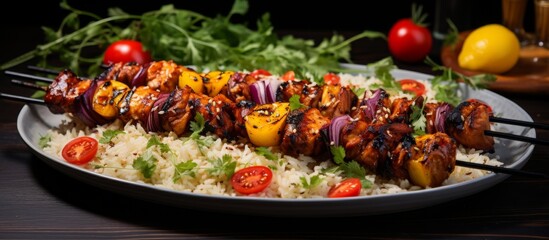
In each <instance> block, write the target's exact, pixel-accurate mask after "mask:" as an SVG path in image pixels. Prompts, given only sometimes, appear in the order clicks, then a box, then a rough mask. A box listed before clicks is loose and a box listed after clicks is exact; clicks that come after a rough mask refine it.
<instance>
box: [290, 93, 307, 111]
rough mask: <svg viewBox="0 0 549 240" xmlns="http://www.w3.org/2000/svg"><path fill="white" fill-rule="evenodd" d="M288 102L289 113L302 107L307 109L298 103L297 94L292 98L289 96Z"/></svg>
mask: <svg viewBox="0 0 549 240" xmlns="http://www.w3.org/2000/svg"><path fill="white" fill-rule="evenodd" d="M288 102H290V111H293V110H296V109H300V108H302V107H307V106H305V105H303V104H302V103H301V102H300V101H299V95H298V94H294V95H293V96H291V97H290V100H289V101H288Z"/></svg>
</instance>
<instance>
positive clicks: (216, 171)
mask: <svg viewBox="0 0 549 240" xmlns="http://www.w3.org/2000/svg"><path fill="white" fill-rule="evenodd" d="M210 163H212V165H213V166H212V167H211V168H209V169H208V173H209V174H210V175H215V176H218V175H223V174H224V175H225V176H227V179H230V178H231V176H233V174H234V170H235V169H236V161H233V157H231V155H229V154H224V155H223V157H220V158H219V157H218V158H215V159H212V160H210Z"/></svg>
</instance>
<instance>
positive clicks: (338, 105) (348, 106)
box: [53, 61, 494, 152]
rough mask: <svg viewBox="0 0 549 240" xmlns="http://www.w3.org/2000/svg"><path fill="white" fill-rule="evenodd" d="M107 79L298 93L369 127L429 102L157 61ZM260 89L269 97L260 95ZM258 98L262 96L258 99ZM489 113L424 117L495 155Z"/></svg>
mask: <svg viewBox="0 0 549 240" xmlns="http://www.w3.org/2000/svg"><path fill="white" fill-rule="evenodd" d="M58 78H78V77H77V76H76V75H75V74H74V73H72V72H70V71H64V72H62V73H60V75H59V76H58ZM105 79H107V80H117V81H120V82H122V83H125V84H127V85H129V86H130V87H131V86H144V85H146V86H149V88H150V89H153V90H157V91H160V92H164V93H168V92H171V91H173V90H174V89H175V88H177V87H179V88H181V87H183V86H190V87H191V88H192V89H193V91H195V92H197V93H204V94H206V95H208V96H210V97H214V96H217V95H219V94H222V95H225V96H226V98H227V99H228V100H232V101H233V102H235V103H240V102H241V101H244V100H246V101H254V102H256V103H258V104H262V103H268V102H275V101H279V102H288V101H289V99H290V98H291V97H292V96H294V95H296V94H297V95H298V96H299V100H300V102H301V103H302V104H304V105H306V106H310V107H312V108H318V109H319V110H320V112H321V114H322V115H323V116H327V117H328V118H330V119H333V118H335V117H338V116H341V115H346V114H350V115H351V116H352V117H353V118H356V119H361V120H365V121H366V122H368V123H372V122H373V123H379V122H382V123H395V122H401V123H408V124H409V123H410V119H409V116H410V115H411V113H412V111H413V110H412V107H413V106H422V105H423V101H424V99H423V97H421V96H420V97H417V98H414V99H411V100H410V99H406V98H398V99H394V100H393V101H390V100H389V95H388V94H387V93H386V92H385V91H383V89H379V90H376V91H375V92H371V94H369V93H370V92H366V93H365V94H364V96H362V98H361V101H358V100H359V98H358V96H356V95H355V94H354V93H353V92H352V90H351V88H350V87H348V86H341V85H340V84H326V85H323V86H319V85H316V84H312V83H310V82H308V81H306V80H300V81H294V80H288V81H280V80H278V79H269V78H268V76H266V75H253V74H247V73H242V72H232V71H225V72H223V71H212V72H209V73H207V74H199V73H198V72H195V71H194V70H193V69H190V68H186V67H184V66H181V65H177V64H175V63H173V62H172V61H157V62H151V63H147V64H143V65H138V64H134V63H126V64H123V63H117V64H114V65H112V66H111V67H109V69H107V70H106V71H105V72H104V73H102V74H101V75H100V76H98V77H97V78H96V79H95V80H96V81H97V80H105ZM89 81H91V80H84V83H79V85H82V86H80V87H81V88H84V89H85V87H86V86H87V84H89V83H88V82H89ZM77 82H78V81H77ZM265 85H267V86H265ZM64 86H65V85H64ZM65 87H66V86H65ZM80 87H77V89H76V91H74V93H73V95H77V94H78V93H79V91H81V90H78V89H79V88H80ZM254 91H255V92H254ZM258 91H259V92H263V94H258V93H257V92H258ZM254 93H255V94H254ZM257 95H262V96H260V97H258V96H257ZM69 98H70V95H69ZM70 103H71V100H70V99H69V100H68V101H66V102H65V103H61V105H59V106H63V104H67V105H69V106H70V105H71V104H70ZM249 104H250V103H249V102H245V103H243V105H249ZM65 110H67V109H65ZM488 110H489V106H487V105H483V104H480V103H478V102H475V103H471V102H463V103H462V104H460V105H459V106H458V107H456V108H453V107H452V106H450V105H448V104H446V103H425V107H424V112H423V113H424V115H425V117H426V119H427V122H426V125H427V126H426V133H435V132H441V131H442V132H447V133H448V134H449V135H450V136H451V137H452V138H454V139H455V140H456V141H457V142H458V144H462V145H463V146H465V147H468V148H475V149H480V150H484V151H488V152H493V146H494V140H493V138H492V137H491V136H487V135H485V134H484V130H490V121H489V117H490V114H487V112H489V111H488ZM53 112H55V111H53ZM69 112H70V111H69ZM447 116H451V118H449V120H448V121H446V119H447V118H448V117H447Z"/></svg>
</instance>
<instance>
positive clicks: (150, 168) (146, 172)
mask: <svg viewBox="0 0 549 240" xmlns="http://www.w3.org/2000/svg"><path fill="white" fill-rule="evenodd" d="M156 161H157V160H156V158H155V157H154V156H153V155H152V152H151V151H150V150H149V149H147V151H145V152H144V153H143V155H141V156H139V157H138V158H136V159H135V160H134V161H133V164H132V167H133V168H134V169H136V170H139V172H141V174H143V177H145V178H151V176H152V174H153V173H154V170H155V169H156Z"/></svg>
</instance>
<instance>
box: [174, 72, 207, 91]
mask: <svg viewBox="0 0 549 240" xmlns="http://www.w3.org/2000/svg"><path fill="white" fill-rule="evenodd" d="M178 84H179V88H184V87H185V86H189V87H191V88H192V89H193V91H194V92H195V93H202V91H204V80H203V77H202V75H200V73H198V72H195V71H193V70H185V71H183V72H182V73H181V75H180V76H179V82H178Z"/></svg>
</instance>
